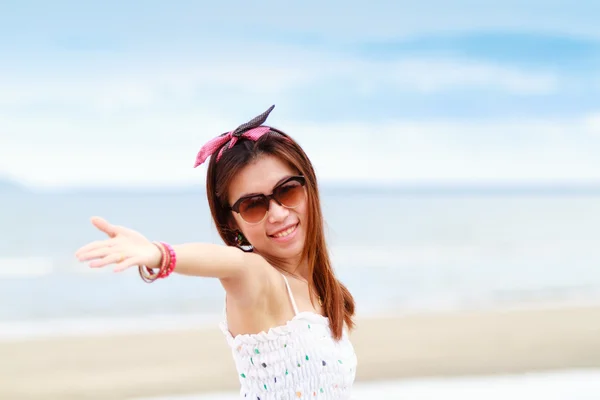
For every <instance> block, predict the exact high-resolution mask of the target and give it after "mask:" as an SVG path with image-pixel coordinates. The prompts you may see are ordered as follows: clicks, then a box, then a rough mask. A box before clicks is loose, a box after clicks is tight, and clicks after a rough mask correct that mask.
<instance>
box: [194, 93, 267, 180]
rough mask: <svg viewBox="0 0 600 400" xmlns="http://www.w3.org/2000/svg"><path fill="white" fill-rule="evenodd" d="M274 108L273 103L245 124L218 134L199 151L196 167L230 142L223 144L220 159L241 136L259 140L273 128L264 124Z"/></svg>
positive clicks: (218, 157)
mask: <svg viewBox="0 0 600 400" xmlns="http://www.w3.org/2000/svg"><path fill="white" fill-rule="evenodd" d="M274 108H275V106H274V105H272V106H271V107H269V109H268V110H267V111H265V112H263V113H262V114H260V115H258V116H256V117H254V118H252V119H251V120H250V121H248V122H246V123H245V124H242V125H240V126H238V127H237V128H235V129H234V130H233V131H231V132H226V133H223V134H221V135H219V136H217V137H216V138H214V139H212V140H210V141H209V142H208V143H206V144H205V145H204V146H202V148H201V149H200V151H199V152H198V155H197V156H196V163H195V164H194V168H196V167H197V166H199V165H201V164H202V163H204V161H206V159H207V158H208V157H210V156H211V155H213V154H214V153H215V151H217V150H218V149H219V147H221V146H223V145H224V144H225V143H227V142H229V145H228V146H223V148H222V149H221V151H219V154H217V161H219V159H220V158H221V156H222V155H223V151H224V150H225V149H230V148H232V147H233V146H234V145H235V144H236V143H237V141H238V140H239V139H240V138H246V139H249V140H252V141H257V140H258V139H259V138H260V137H261V136H262V135H264V134H265V133H267V132H269V131H270V130H271V128H270V127H268V126H262V124H264V123H265V121H266V120H267V118H268V117H269V114H270V113H271V111H273V109H274Z"/></svg>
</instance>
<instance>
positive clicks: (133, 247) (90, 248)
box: [75, 217, 266, 286]
mask: <svg viewBox="0 0 600 400" xmlns="http://www.w3.org/2000/svg"><path fill="white" fill-rule="evenodd" d="M92 224H93V225H94V226H95V227H96V228H98V229H99V230H100V231H102V232H104V233H105V234H106V235H108V237H109V239H106V240H100V241H95V242H92V243H89V244H87V245H85V246H83V247H81V248H80V249H79V250H78V251H77V252H76V253H75V254H76V256H77V258H78V259H79V260H80V261H87V262H89V265H90V267H92V268H101V267H105V266H107V265H110V264H114V265H115V271H124V270H126V269H127V268H130V267H134V266H135V267H137V266H138V265H145V266H147V267H149V268H153V269H156V268H159V267H160V264H161V259H162V254H161V251H160V250H159V248H158V247H157V246H156V245H154V244H153V243H152V242H151V241H149V240H148V239H146V238H145V237H144V236H143V235H142V234H141V233H139V232H137V231H134V230H132V229H129V228H126V227H122V226H116V225H112V224H110V223H109V222H108V221H106V220H104V219H102V218H98V217H94V218H92ZM173 249H174V250H175V253H176V254H177V264H176V266H175V270H174V272H176V273H179V274H183V275H192V276H202V277H212V278H218V279H221V280H222V281H224V282H227V281H239V280H242V279H244V278H245V277H246V275H247V274H248V271H253V274H252V275H256V273H257V272H258V271H259V270H261V268H253V267H255V266H259V265H264V264H265V263H266V261H265V260H264V259H263V258H262V257H260V256H258V255H256V254H252V253H245V252H243V251H241V250H239V249H237V248H235V247H229V246H224V245H217V244H210V243H187V244H179V245H174V246H173ZM236 286H237V285H236Z"/></svg>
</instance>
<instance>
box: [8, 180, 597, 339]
mask: <svg viewBox="0 0 600 400" xmlns="http://www.w3.org/2000/svg"><path fill="white" fill-rule="evenodd" d="M322 203H323V209H324V215H325V218H326V223H327V235H328V240H329V244H330V246H331V253H332V258H333V260H334V265H335V268H336V272H337V274H338V276H339V278H340V279H341V280H342V281H343V282H344V283H345V284H346V285H347V286H348V288H349V289H350V290H351V291H352V293H353V294H354V296H355V298H356V300H357V310H358V314H359V315H373V314H390V313H394V314H397V313H411V312H420V311H428V310H441V309H444V310H448V309H452V310H457V309H458V310H463V309H477V308H489V307H521V306H529V305H533V306H537V305H544V304H549V303H561V304H565V303H573V304H587V303H595V302H597V301H598V300H599V299H600V268H598V265H599V264H600V246H599V245H598V244H599V243H600V190H575V191H574V190H561V189H552V190H515V189H509V188H501V189H494V188H471V189H468V188H467V189H465V188H463V189H460V188H429V189H419V188H412V189H411V188H379V189H378V188H339V187H338V188H334V187H330V188H325V189H323V192H322ZM0 205H1V207H0V326H2V328H1V329H0V332H2V333H3V334H4V335H8V336H10V335H16V336H18V335H24V334H26V333H27V332H28V333H29V334H32V333H35V332H36V331H40V332H41V331H44V329H45V330H46V331H45V332H46V333H49V331H48V330H49V329H50V330H51V329H58V330H61V331H64V330H69V329H75V328H72V327H73V326H74V325H73V324H74V321H75V322H76V321H87V322H86V324H84V325H85V326H87V327H88V328H90V327H94V326H96V328H98V327H104V328H106V327H107V326H111V324H112V326H113V328H115V329H116V327H118V326H121V327H122V329H135V328H137V329H142V328H140V327H142V326H143V325H144V323H142V321H146V325H152V324H153V323H156V324H157V326H162V327H163V328H164V327H169V326H176V325H178V324H179V325H181V324H191V325H194V324H198V323H212V321H213V320H214V318H216V316H218V315H219V313H220V312H221V311H222V307H223V296H224V293H223V290H222V288H221V286H220V284H219V283H218V282H217V281H216V280H214V279H206V278H192V277H182V276H173V277H171V278H170V279H166V280H161V281H159V282H155V283H153V284H150V285H148V284H146V283H143V282H142V281H141V280H140V279H139V277H138V275H137V270H134V269H132V270H131V271H127V272H125V273H121V274H115V273H113V272H112V270H111V269H110V268H107V269H104V270H91V269H90V268H88V267H87V265H86V264H84V263H79V262H78V261H77V260H76V259H75V257H74V252H75V250H76V249H77V248H78V247H80V246H81V245H83V244H85V243H87V242H89V241H92V240H97V239H101V238H103V236H102V234H101V233H100V232H97V231H95V230H94V228H93V227H92V226H91V224H90V223H89V218H90V216H93V215H100V216H103V217H105V218H107V219H108V220H110V221H111V222H113V223H116V224H120V225H125V226H128V227H131V228H134V229H137V230H140V231H141V232H142V233H144V234H145V235H146V236H147V237H149V238H151V239H153V240H154V239H160V240H164V241H167V242H172V243H178V242H190V241H208V242H213V243H219V242H220V239H219V237H218V235H217V234H216V231H215V229H214V227H213V226H212V222H211V220H210V214H209V211H208V206H207V203H206V198H205V194H204V193H203V192H202V190H189V191H185V190H179V191H177V190H167V189H165V190H164V191H158V190H157V191H139V192H135V191H129V192H127V191H118V190H95V191H87V192H84V191H79V192H42V191H38V192H32V191H22V190H8V191H5V192H4V193H0ZM49 321H52V324H48V323H47V322H49ZM93 321H99V322H97V323H96V325H94V323H93ZM107 321H112V322H107ZM132 321H137V322H135V323H134V322H132ZM152 321H154V322H152ZM119 324H120V325H119ZM75 325H77V324H75ZM79 326H81V324H79ZM52 327H54V328H52ZM69 327H71V328H69ZM90 329H91V328H90ZM106 329H109V328H106ZM2 333H0V335H2ZM63 333H64V332H63Z"/></svg>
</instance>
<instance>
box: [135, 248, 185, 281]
mask: <svg viewBox="0 0 600 400" xmlns="http://www.w3.org/2000/svg"><path fill="white" fill-rule="evenodd" d="M152 244H154V245H155V246H156V247H158V249H159V250H160V253H161V261H160V267H159V269H158V271H157V272H156V273H154V272H153V271H152V270H151V269H150V268H148V267H147V266H145V265H140V266H139V267H138V269H139V273H140V277H141V278H142V280H144V282H146V283H152V282H154V281H155V280H157V279H159V278H161V279H162V278H166V277H168V276H169V275H171V273H172V272H173V271H174V270H175V265H176V264H177V256H176V254H175V250H173V247H171V245H169V244H168V243H164V242H152Z"/></svg>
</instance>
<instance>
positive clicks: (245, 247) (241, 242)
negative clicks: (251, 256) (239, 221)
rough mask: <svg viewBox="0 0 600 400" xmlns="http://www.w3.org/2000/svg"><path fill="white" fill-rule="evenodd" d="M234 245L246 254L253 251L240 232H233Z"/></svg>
mask: <svg viewBox="0 0 600 400" xmlns="http://www.w3.org/2000/svg"><path fill="white" fill-rule="evenodd" d="M235 244H236V246H237V247H239V248H240V249H241V250H242V251H245V252H248V253H249V252H251V251H252V250H254V247H253V246H252V245H251V244H250V242H249V241H248V239H246V238H245V237H244V235H243V234H242V232H240V231H236V232H235Z"/></svg>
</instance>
